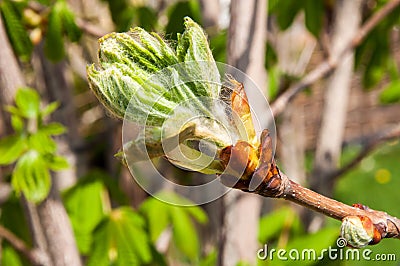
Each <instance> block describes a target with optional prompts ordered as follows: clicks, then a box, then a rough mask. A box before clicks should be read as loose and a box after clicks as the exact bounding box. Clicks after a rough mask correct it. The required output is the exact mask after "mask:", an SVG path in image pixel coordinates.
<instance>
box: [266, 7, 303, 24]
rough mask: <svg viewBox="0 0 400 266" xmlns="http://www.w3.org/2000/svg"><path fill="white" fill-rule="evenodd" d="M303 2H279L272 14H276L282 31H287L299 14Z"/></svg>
mask: <svg viewBox="0 0 400 266" xmlns="http://www.w3.org/2000/svg"><path fill="white" fill-rule="evenodd" d="M302 5H303V1H298V0H285V1H279V4H277V5H275V6H274V9H271V10H270V12H272V13H275V14H276V17H277V22H278V25H279V27H280V28H281V30H286V29H287V28H289V26H290V25H291V24H292V22H293V20H294V18H295V17H296V15H297V13H298V12H299V11H300V10H301V8H302Z"/></svg>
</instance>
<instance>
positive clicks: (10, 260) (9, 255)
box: [0, 244, 24, 266]
mask: <svg viewBox="0 0 400 266" xmlns="http://www.w3.org/2000/svg"><path fill="white" fill-rule="evenodd" d="M0 264H1V265H12V266H23V265H24V264H23V263H22V261H21V258H20V256H19V255H18V253H17V251H15V249H13V248H12V247H10V246H9V245H7V244H5V245H4V246H3V247H2V250H1V258H0Z"/></svg>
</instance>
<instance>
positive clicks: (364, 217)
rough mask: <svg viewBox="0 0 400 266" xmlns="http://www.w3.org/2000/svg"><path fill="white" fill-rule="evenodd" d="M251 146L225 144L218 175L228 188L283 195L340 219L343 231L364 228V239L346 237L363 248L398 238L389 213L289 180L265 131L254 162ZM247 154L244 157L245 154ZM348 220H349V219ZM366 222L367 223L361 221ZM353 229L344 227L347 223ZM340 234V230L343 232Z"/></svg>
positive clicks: (399, 223) (397, 224) (398, 224)
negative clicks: (276, 161)
mask: <svg viewBox="0 0 400 266" xmlns="http://www.w3.org/2000/svg"><path fill="white" fill-rule="evenodd" d="M251 149H252V146H251V145H250V144H248V143H247V142H244V141H239V142H237V143H236V145H234V146H228V147H226V148H224V150H222V152H221V155H220V159H221V162H222V164H223V165H224V166H225V167H226V169H225V172H224V173H223V174H222V175H221V182H222V183H223V184H224V185H226V186H229V187H233V188H236V189H240V190H242V191H245V192H250V193H256V194H259V195H261V196H263V197H270V198H283V199H286V200H289V201H292V202H294V203H296V204H299V205H302V206H304V207H306V208H308V209H311V210H314V211H317V212H320V213H322V214H324V215H327V216H329V217H332V218H334V219H337V220H341V221H342V222H343V223H342V230H347V231H346V232H347V233H348V232H349V231H350V233H351V234H352V233H354V232H355V233H357V232H359V231H360V230H361V231H363V230H364V231H366V233H365V234H361V235H362V237H364V239H363V240H365V235H367V236H369V237H370V239H367V242H363V245H358V243H356V242H354V241H353V240H354V239H355V238H351V237H350V238H349V239H346V240H347V241H348V243H349V244H350V245H351V246H353V247H363V246H365V245H367V244H376V243H378V242H379V241H380V240H381V239H382V238H399V239H400V219H398V218H396V217H393V216H390V215H388V214H387V213H385V212H382V211H376V210H372V209H369V208H368V207H366V206H363V205H361V204H354V205H353V206H349V205H346V204H344V203H342V202H339V201H336V200H334V199H331V198H328V197H326V196H323V195H321V194H319V193H317V192H314V191H312V190H310V189H308V188H304V187H302V186H301V185H299V184H297V183H295V182H294V181H292V180H290V179H289V178H288V177H287V176H286V175H285V174H284V173H283V172H282V171H280V170H279V168H278V167H277V166H276V164H275V161H274V159H273V155H272V139H271V137H270V136H269V133H268V130H264V131H263V133H262V134H261V144H260V147H259V157H258V158H257V160H258V161H257V162H256V161H253V158H254V156H252V155H251V154H252V153H253V154H254V153H256V151H255V150H253V151H252V152H251V151H250V150H251ZM246 155H247V156H246ZM349 219H352V220H351V221H350V222H348V221H349ZM354 220H359V222H360V224H361V225H357V223H356V224H355V225H354V223H353V222H354ZM365 221H368V223H369V224H368V225H366V224H364V222H365ZM348 225H349V226H350V227H355V228H350V230H348V228H346V226H348ZM342 233H343V231H342Z"/></svg>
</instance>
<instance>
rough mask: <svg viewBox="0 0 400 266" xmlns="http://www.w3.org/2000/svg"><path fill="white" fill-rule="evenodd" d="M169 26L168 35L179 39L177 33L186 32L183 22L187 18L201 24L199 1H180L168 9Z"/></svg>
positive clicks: (166, 28)
mask: <svg viewBox="0 0 400 266" xmlns="http://www.w3.org/2000/svg"><path fill="white" fill-rule="evenodd" d="M167 15H168V24H167V26H166V27H165V31H166V33H167V35H169V37H170V38H172V39H177V33H179V32H182V31H184V29H185V28H184V26H183V25H182V21H183V19H184V18H185V17H191V18H193V20H194V21H197V22H201V12H200V6H199V3H198V1H194V0H187V1H178V2H176V4H174V5H172V6H171V7H170V8H169V9H168V14H167Z"/></svg>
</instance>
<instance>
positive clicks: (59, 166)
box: [45, 155, 69, 171]
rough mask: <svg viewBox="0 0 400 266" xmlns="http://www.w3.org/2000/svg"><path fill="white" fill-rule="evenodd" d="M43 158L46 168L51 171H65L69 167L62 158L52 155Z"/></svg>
mask: <svg viewBox="0 0 400 266" xmlns="http://www.w3.org/2000/svg"><path fill="white" fill-rule="evenodd" d="M48 157H49V158H48ZM45 158H46V163H47V167H48V168H50V169H51V170H53V171H59V170H63V169H67V168H68V167H69V164H68V161H67V159H65V158H64V157H62V156H58V155H52V156H46V157H45Z"/></svg>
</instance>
